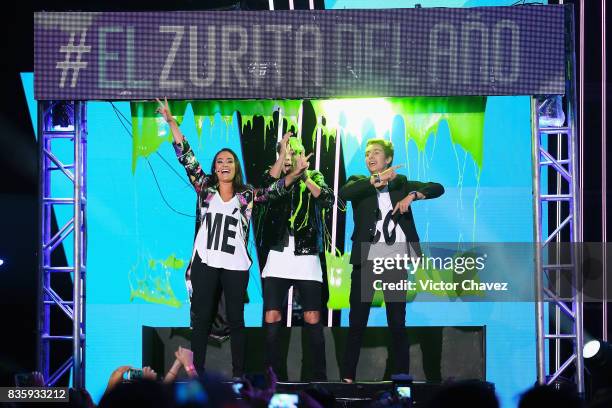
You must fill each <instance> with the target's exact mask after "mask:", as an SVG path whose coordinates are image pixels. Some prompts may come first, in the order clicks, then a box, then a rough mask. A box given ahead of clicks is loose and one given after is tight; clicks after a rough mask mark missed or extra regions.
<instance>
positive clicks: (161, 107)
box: [155, 98, 174, 124]
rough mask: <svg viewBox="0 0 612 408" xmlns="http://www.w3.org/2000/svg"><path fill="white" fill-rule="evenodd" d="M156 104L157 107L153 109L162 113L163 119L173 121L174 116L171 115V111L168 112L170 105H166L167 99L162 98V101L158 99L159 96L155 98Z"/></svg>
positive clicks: (168, 121)
mask: <svg viewBox="0 0 612 408" xmlns="http://www.w3.org/2000/svg"><path fill="white" fill-rule="evenodd" d="M155 100H156V101H157V104H158V105H159V106H158V107H157V109H155V112H156V113H159V114H160V115H162V117H163V118H164V120H165V121H166V122H167V123H168V124H170V123H171V122H173V121H174V117H173V116H172V112H170V106H168V100H167V99H166V98H164V102H162V101H160V100H159V98H155Z"/></svg>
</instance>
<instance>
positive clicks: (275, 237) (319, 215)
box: [257, 171, 334, 255]
mask: <svg viewBox="0 0 612 408" xmlns="http://www.w3.org/2000/svg"><path fill="white" fill-rule="evenodd" d="M308 175H309V177H310V179H311V180H312V181H314V182H315V183H316V184H317V185H318V186H319V187H320V188H321V194H320V195H319V196H318V197H317V198H314V197H313V196H312V194H311V193H310V191H309V190H308V188H307V187H306V186H305V185H304V184H303V183H299V182H295V183H294V184H292V185H291V187H290V189H291V191H290V193H289V194H288V195H286V196H284V197H282V198H279V199H275V200H271V201H270V202H268V204H267V206H266V209H265V214H264V216H263V217H264V218H263V220H262V223H261V226H260V232H259V233H258V234H257V235H258V237H257V241H258V244H259V245H260V247H263V248H267V249H273V250H276V251H282V250H283V248H284V247H285V246H287V245H288V241H289V235H288V227H289V226H290V224H289V219H290V217H292V216H295V218H294V221H293V235H294V239H295V254H296V255H316V254H319V253H320V252H323V250H324V245H323V228H324V220H323V210H329V209H331V208H332V206H333V205H334V193H333V191H332V190H331V189H330V188H328V187H327V185H326V184H325V180H324V178H323V174H321V172H319V171H308ZM274 180H275V179H274V178H273V177H272V176H271V175H270V173H269V171H266V172H265V173H264V176H263V182H264V184H265V183H268V182H270V181H272V182H274ZM295 210H297V214H294V211H295Z"/></svg>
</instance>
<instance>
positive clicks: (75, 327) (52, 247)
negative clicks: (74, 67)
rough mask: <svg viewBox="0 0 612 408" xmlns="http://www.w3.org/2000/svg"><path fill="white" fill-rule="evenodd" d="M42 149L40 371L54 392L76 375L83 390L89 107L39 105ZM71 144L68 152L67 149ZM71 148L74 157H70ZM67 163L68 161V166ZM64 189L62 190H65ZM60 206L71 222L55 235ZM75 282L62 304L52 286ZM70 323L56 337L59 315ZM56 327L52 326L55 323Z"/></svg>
mask: <svg viewBox="0 0 612 408" xmlns="http://www.w3.org/2000/svg"><path fill="white" fill-rule="evenodd" d="M38 135H39V138H38V144H39V154H40V169H39V178H40V180H39V182H40V195H39V197H40V199H39V217H40V219H39V221H40V224H39V225H40V229H39V233H40V240H39V293H38V350H37V352H38V353H37V358H38V370H39V371H40V372H41V373H42V374H43V377H44V379H45V384H46V385H47V386H53V385H54V384H56V383H57V382H58V380H60V378H61V377H62V376H63V375H64V374H66V372H68V371H69V370H70V369H72V370H73V371H72V386H73V387H75V388H82V387H84V385H85V272H86V269H85V264H86V228H85V226H86V224H85V209H86V197H87V188H86V178H85V174H86V141H87V121H86V102H81V101H39V102H38ZM67 144H69V146H67ZM66 147H68V150H69V152H71V153H72V154H73V155H72V154H70V156H72V157H68V158H67V157H65V156H66V150H67V149H66ZM67 159H68V160H67ZM62 187H64V188H62ZM60 206H70V207H71V209H72V217H71V218H70V219H69V220H68V221H67V222H66V223H65V224H64V225H63V226H61V227H59V225H58V227H59V228H58V230H57V231H56V232H55V233H52V229H51V226H52V218H53V217H54V214H56V210H57V209H58V208H59V207H60ZM70 238H72V246H73V248H72V249H73V255H72V258H71V261H70V260H69V262H68V264H72V266H65V265H57V262H56V261H55V259H56V258H57V257H54V256H53V254H54V251H58V250H62V249H63V248H65V247H66V245H69V244H70ZM66 273H69V274H71V276H72V299H64V298H62V297H61V296H60V294H59V293H58V290H56V289H57V288H56V287H55V286H54V281H55V280H56V279H53V277H54V276H57V275H58V274H66ZM54 309H57V310H59V311H60V315H61V314H63V315H65V316H66V317H67V318H68V319H69V320H70V321H71V323H72V330H71V333H70V334H66V333H61V334H60V333H57V331H58V328H57V326H58V324H57V322H56V319H57V314H56V313H57V312H56V311H55V310H54ZM52 315H53V316H54V321H53V323H54V324H53V325H52V318H51V316H52ZM67 341H69V342H71V344H72V353H71V355H67V356H66V360H65V361H64V362H63V363H62V364H60V365H59V367H53V370H52V367H51V359H50V357H51V352H52V350H54V349H55V348H56V347H57V345H58V344H59V343H60V342H67Z"/></svg>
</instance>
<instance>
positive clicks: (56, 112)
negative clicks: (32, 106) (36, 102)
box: [51, 101, 74, 130]
mask: <svg viewBox="0 0 612 408" xmlns="http://www.w3.org/2000/svg"><path fill="white" fill-rule="evenodd" d="M51 124H52V126H53V128H54V129H55V130H69V129H74V106H73V105H72V104H71V103H70V102H67V101H60V102H56V103H55V104H54V105H53V107H52V108H51Z"/></svg>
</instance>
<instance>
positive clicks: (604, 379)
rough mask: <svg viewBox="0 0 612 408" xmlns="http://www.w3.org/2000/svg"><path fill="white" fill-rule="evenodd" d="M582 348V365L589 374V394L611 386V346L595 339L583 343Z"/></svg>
mask: <svg viewBox="0 0 612 408" xmlns="http://www.w3.org/2000/svg"><path fill="white" fill-rule="evenodd" d="M582 350H583V357H584V365H585V368H586V370H585V371H586V372H587V373H588V374H590V375H589V377H588V378H589V379H590V380H589V382H588V388H589V389H590V392H589V394H590V395H591V396H593V395H595V394H596V393H597V392H598V391H599V390H602V389H605V388H609V387H612V346H610V344H609V343H607V342H605V341H601V340H597V339H593V340H589V341H587V342H586V343H585V345H584V348H583V349H582Z"/></svg>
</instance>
